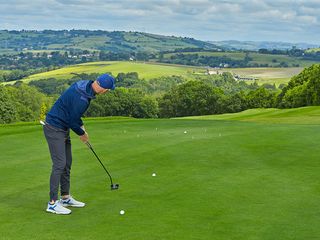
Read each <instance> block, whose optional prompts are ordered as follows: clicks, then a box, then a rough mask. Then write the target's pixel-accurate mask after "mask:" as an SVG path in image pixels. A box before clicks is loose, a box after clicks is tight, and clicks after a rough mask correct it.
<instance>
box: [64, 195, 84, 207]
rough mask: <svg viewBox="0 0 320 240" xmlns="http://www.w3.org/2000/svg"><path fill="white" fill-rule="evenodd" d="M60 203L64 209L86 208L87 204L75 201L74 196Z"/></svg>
mask: <svg viewBox="0 0 320 240" xmlns="http://www.w3.org/2000/svg"><path fill="white" fill-rule="evenodd" d="M60 203H61V205H62V206H64V207H84V206H85V205H86V204H85V203H83V202H79V201H77V200H75V199H74V198H73V197H72V196H70V197H69V198H67V199H62V198H61V199H60Z"/></svg>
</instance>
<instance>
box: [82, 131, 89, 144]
mask: <svg viewBox="0 0 320 240" xmlns="http://www.w3.org/2000/svg"><path fill="white" fill-rule="evenodd" d="M80 140H81V141H82V142H84V143H86V142H88V141H89V136H88V133H86V132H85V133H84V134H83V135H81V136H80Z"/></svg>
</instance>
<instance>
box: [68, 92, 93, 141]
mask: <svg viewBox="0 0 320 240" xmlns="http://www.w3.org/2000/svg"><path fill="white" fill-rule="evenodd" d="M88 107H89V102H88V101H85V100H82V99H77V98H75V100H74V101H73V103H72V107H71V109H70V110H69V111H70V121H69V124H70V128H71V129H72V131H74V132H75V133H76V134H77V135H79V136H81V135H83V134H85V131H84V130H83V129H82V128H81V126H83V122H82V120H81V117H82V115H83V114H84V113H85V111H86V110H87V108H88Z"/></svg>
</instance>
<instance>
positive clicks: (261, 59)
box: [164, 52, 319, 67]
mask: <svg viewBox="0 0 320 240" xmlns="http://www.w3.org/2000/svg"><path fill="white" fill-rule="evenodd" d="M175 54H178V53H168V54H165V55H164V59H166V58H170V57H171V56H173V55H175ZM179 54H198V55H199V56H212V57H228V58H231V59H232V60H243V59H244V58H245V56H246V53H245V52H181V53H179ZM248 57H250V58H251V60H250V61H249V63H250V64H255V63H257V64H268V66H270V67H277V66H278V65H279V64H280V63H281V62H285V63H287V64H288V66H289V67H293V66H297V65H299V66H300V67H308V66H311V65H312V64H314V63H319V62H317V61H309V60H304V59H301V58H299V57H291V56H286V55H279V54H261V53H253V52H250V53H249V55H248Z"/></svg>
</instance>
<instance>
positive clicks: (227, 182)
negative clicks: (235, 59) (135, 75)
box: [0, 107, 320, 240]
mask: <svg viewBox="0 0 320 240" xmlns="http://www.w3.org/2000/svg"><path fill="white" fill-rule="evenodd" d="M85 124H86V128H87V130H88V132H89V135H90V139H91V143H92V144H93V146H94V148H95V150H96V152H97V153H98V155H99V156H100V157H101V159H102V161H103V162H104V163H105V164H106V165H107V166H108V167H109V170H110V172H111V173H112V174H113V177H114V180H115V182H117V183H120V189H119V190H118V191H110V190H109V183H108V179H107V177H106V176H105V173H104V172H103V170H102V169H101V167H100V166H99V163H98V162H97V161H96V159H95V158H94V156H93V155H92V153H91V152H90V151H89V150H88V149H87V148H86V147H85V145H84V144H82V143H80V141H79V140H78V139H77V137H76V136H75V135H72V140H73V169H72V179H71V180H72V193H73V195H74V196H75V197H76V198H78V199H79V200H82V201H85V202H86V203H87V206H86V207H85V208H83V209H73V213H72V214H71V215H70V216H58V215H53V214H48V213H46V212H45V211H44V210H45V207H46V202H47V200H48V196H47V195H48V184H49V182H48V181H49V174H50V167H51V162H50V159H49V152H48V149H47V145H46V142H45V140H44V137H43V133H42V130H41V126H40V125H38V124H20V125H19V124H16V125H5V126H1V127H0V142H1V144H0V150H1V157H0V161H1V163H0V196H1V201H0V216H1V217H0V239H6V240H11V239H28V240H29V239H41V240H42V239H58V238H63V239H113V240H117V239H121V240H122V239H128V240H131V239H137V240H143V239H146V240H149V239H166V240H170V239H172V240H177V239H219V240H224V239H225V240H233V239H234V240H256V239H259V240H260V239H266V240H269V239H270V240H274V239H281V240H287V239H288V240H289V239H290V240H291V239H318V236H319V235H320V223H319V214H320V208H319V202H320V184H319V168H320V162H319V155H320V148H319V146H318V145H319V141H320V135H319V134H317V133H318V132H319V131H320V107H308V108H300V109H291V110H277V109H268V110H262V109H257V110H249V111H245V112H243V113H238V114H227V115H219V116H206V117H196V118H195V117H194V118H193V119H188V118H182V119H158V120H152V119H151V120H135V119H128V118H127V119H122V118H102V119H87V120H85ZM185 132H186V133H185ZM152 173H156V174H157V176H156V177H152V176H151V175H152ZM121 209H124V210H125V211H126V214H125V215H120V214H119V211H120V210H121Z"/></svg>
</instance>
